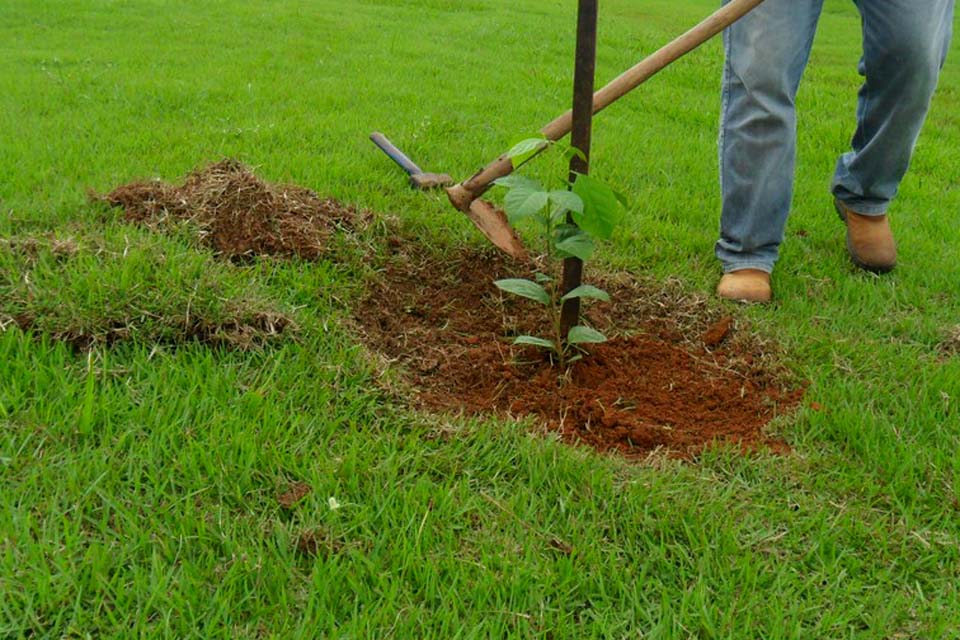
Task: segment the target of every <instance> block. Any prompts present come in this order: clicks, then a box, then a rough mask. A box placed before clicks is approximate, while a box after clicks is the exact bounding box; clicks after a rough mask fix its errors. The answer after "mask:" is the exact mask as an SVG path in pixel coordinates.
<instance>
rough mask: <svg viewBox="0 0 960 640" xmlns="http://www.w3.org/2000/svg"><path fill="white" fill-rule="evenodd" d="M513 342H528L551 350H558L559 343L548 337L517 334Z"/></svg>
mask: <svg viewBox="0 0 960 640" xmlns="http://www.w3.org/2000/svg"><path fill="white" fill-rule="evenodd" d="M513 344H527V345H531V346H534V347H540V348H542V349H549V350H550V351H556V350H557V345H555V344H553V342H551V341H550V340H547V339H546V338H538V337H536V336H517V338H516V339H515V340H514V341H513Z"/></svg>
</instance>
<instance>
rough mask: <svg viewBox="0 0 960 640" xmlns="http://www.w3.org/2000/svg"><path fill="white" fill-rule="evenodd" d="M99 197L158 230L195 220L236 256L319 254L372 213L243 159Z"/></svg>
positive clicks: (220, 249)
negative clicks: (277, 179)
mask: <svg viewBox="0 0 960 640" xmlns="http://www.w3.org/2000/svg"><path fill="white" fill-rule="evenodd" d="M97 198H98V199H99V200H102V201H104V202H107V203H109V204H110V205H112V206H115V207H123V209H124V211H125V215H126V218H127V220H130V221H133V222H139V223H142V224H146V225H148V226H151V227H154V228H156V227H162V226H164V225H165V224H170V223H175V222H183V221H187V222H190V223H191V224H193V225H195V226H196V228H197V233H198V236H199V238H200V240H201V241H202V242H203V243H204V244H206V245H208V246H210V247H212V248H213V249H214V250H215V251H216V252H217V253H219V254H220V255H222V256H225V257H227V258H231V259H244V258H251V257H255V256H282V257H293V256H296V257H299V258H303V259H306V260H315V259H317V258H319V257H321V256H323V255H324V253H325V251H326V250H327V247H328V241H329V239H330V235H331V233H332V232H333V231H334V230H335V229H338V228H339V229H343V228H347V229H353V228H356V227H357V226H358V225H359V224H361V223H363V222H364V220H366V218H367V217H368V215H367V214H362V213H360V212H358V211H357V210H356V209H355V208H353V207H350V206H347V205H344V204H341V203H340V202H337V201H336V200H333V199H329V198H321V197H319V196H318V195H317V194H315V193H314V192H312V191H310V190H309V189H304V188H303V187H298V186H295V185H276V184H271V183H268V182H264V181H263V180H261V179H260V178H258V177H257V176H256V175H254V173H253V171H252V170H251V169H250V168H249V167H247V166H245V165H243V164H242V163H240V162H238V161H236V160H223V161H221V162H218V163H216V164H212V165H210V166H208V167H205V168H202V169H198V170H196V171H194V172H193V173H191V174H190V175H188V176H187V177H186V179H185V180H184V182H183V183H182V184H180V185H172V184H168V183H165V182H161V181H160V180H148V181H139V182H132V183H130V184H126V185H122V186H119V187H117V188H116V189H114V190H113V191H111V192H110V193H108V194H106V195H105V196H98V197H97Z"/></svg>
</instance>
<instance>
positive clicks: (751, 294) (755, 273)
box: [717, 269, 773, 303]
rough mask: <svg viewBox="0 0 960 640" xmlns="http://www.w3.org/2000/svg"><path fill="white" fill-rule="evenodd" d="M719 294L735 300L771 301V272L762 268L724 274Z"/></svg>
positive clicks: (718, 290) (718, 287) (719, 285)
mask: <svg viewBox="0 0 960 640" xmlns="http://www.w3.org/2000/svg"><path fill="white" fill-rule="evenodd" d="M717 295H718V296H720V297H721V298H725V299H727V300H733V301H735V302H759V303H764V302H770V300H771V298H773V291H772V290H771V289H770V274H769V273H767V272H766V271H761V270H760V269H740V270H738V271H731V272H730V273H725V274H723V277H722V278H720V284H718V285H717Z"/></svg>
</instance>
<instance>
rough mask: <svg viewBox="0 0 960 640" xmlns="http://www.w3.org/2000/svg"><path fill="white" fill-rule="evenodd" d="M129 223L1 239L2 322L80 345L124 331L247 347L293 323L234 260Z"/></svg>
mask: <svg viewBox="0 0 960 640" xmlns="http://www.w3.org/2000/svg"><path fill="white" fill-rule="evenodd" d="M128 232H129V230H127V233H124V232H123V231H122V230H119V231H118V230H112V231H110V232H109V233H110V235H109V236H107V237H99V238H88V239H80V240H76V239H73V238H56V237H41V238H34V237H30V238H13V239H7V240H0V326H3V327H5V326H10V325H14V324H15V325H17V326H19V327H20V328H21V329H22V330H24V331H34V332H37V333H42V334H46V335H49V336H51V337H52V338H54V339H55V340H62V341H65V342H68V343H69V344H71V345H72V346H74V347H75V348H77V349H81V350H82V349H88V348H91V347H93V346H96V345H109V344H113V343H116V342H118V341H121V340H138V341H141V342H146V343H155V344H179V343H183V342H187V341H199V342H202V343H206V344H211V345H222V346H227V347H234V348H242V349H246V348H251V347H255V346H258V345H262V344H264V343H265V342H267V341H268V340H272V339H274V338H277V337H279V336H280V335H282V334H288V333H290V332H291V331H292V330H294V328H295V325H294V323H293V320H292V316H291V315H290V314H289V313H287V312H286V311H284V310H283V309H281V308H280V307H279V305H277V304H275V303H273V302H272V301H270V300H269V299H268V298H267V297H266V296H265V295H263V294H262V293H261V292H260V291H259V290H258V289H257V288H256V287H254V286H253V285H251V284H250V283H249V282H248V281H247V278H246V277H244V275H243V274H242V273H241V272H239V271H238V270H237V269H236V268H235V267H232V266H231V265H224V264H219V263H217V262H216V261H215V260H214V259H213V258H212V257H211V256H210V255H209V254H202V253H198V252H196V251H192V250H188V251H184V250H183V249H182V248H179V247H178V245H177V243H175V242H173V241H170V240H166V239H163V238H157V237H151V236H149V235H142V236H140V237H130V235H129V233H128Z"/></svg>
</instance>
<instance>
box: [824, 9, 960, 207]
mask: <svg viewBox="0 0 960 640" xmlns="http://www.w3.org/2000/svg"><path fill="white" fill-rule="evenodd" d="M854 2H855V3H856V5H857V7H858V8H859V10H860V14H861V15H862V16H863V58H862V60H861V61H860V67H859V70H860V73H861V75H863V76H864V78H865V81H864V83H863V86H862V87H861V89H860V94H859V100H858V104H857V130H856V133H855V134H854V136H853V142H852V147H853V149H852V151H850V152H848V153H845V154H844V155H843V156H841V157H840V160H839V161H838V162H837V169H836V173H835V175H834V180H833V187H832V191H833V194H834V196H835V197H836V199H837V200H838V201H839V203H840V205H842V208H845V209H847V210H849V211H852V212H855V213H859V214H862V215H866V216H879V215H882V214H884V213H885V212H886V211H887V206H888V205H889V203H890V201H891V200H892V199H893V197H894V196H895V195H896V193H897V188H898V187H899V185H900V180H901V179H902V178H903V175H904V174H905V173H906V171H907V167H908V166H909V164H910V156H911V155H912V153H913V148H914V145H915V144H916V141H917V137H918V136H919V134H920V129H921V127H922V125H923V121H924V119H925V118H926V115H927V110H928V108H929V106H930V99H931V98H932V96H933V92H934V89H935V88H936V86H937V79H938V77H939V72H940V68H941V67H942V66H943V62H944V59H945V58H946V55H947V49H948V48H949V46H950V35H951V27H952V24H953V6H954V0H854Z"/></svg>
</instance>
